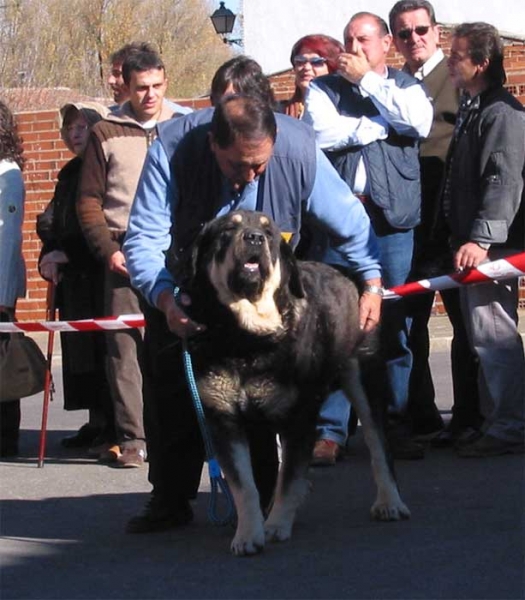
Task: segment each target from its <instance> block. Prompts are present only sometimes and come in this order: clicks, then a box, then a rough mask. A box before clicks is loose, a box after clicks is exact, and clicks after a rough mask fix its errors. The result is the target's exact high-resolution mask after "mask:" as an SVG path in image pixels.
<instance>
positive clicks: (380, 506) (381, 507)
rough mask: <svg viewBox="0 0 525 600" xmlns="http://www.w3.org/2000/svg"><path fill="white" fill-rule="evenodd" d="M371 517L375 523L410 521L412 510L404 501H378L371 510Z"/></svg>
mask: <svg viewBox="0 0 525 600" xmlns="http://www.w3.org/2000/svg"><path fill="white" fill-rule="evenodd" d="M370 517H371V518H372V519H373V520H374V521H400V520H401V519H410V510H409V509H408V507H407V506H406V504H404V502H403V501H402V500H398V501H397V502H380V501H376V502H374V504H373V505H372V508H371V509H370Z"/></svg>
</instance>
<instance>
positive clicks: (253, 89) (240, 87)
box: [210, 56, 275, 108]
mask: <svg viewBox="0 0 525 600" xmlns="http://www.w3.org/2000/svg"><path fill="white" fill-rule="evenodd" d="M230 85H231V87H232V88H233V90H234V92H235V93H236V94H243V95H244V96H257V98H261V100H263V101H264V102H267V103H268V104H269V105H270V106H272V108H273V107H274V105H275V98H274V95H273V90H272V86H271V84H270V80H269V79H268V77H266V75H265V74H264V73H263V72H262V68H261V65H260V64H259V63H258V62H256V61H255V60H253V58H248V57H247V56H236V57H235V58H231V59H230V60H228V61H227V62H225V63H224V64H223V65H221V66H220V67H219V68H218V69H217V71H216V73H215V75H214V76H213V79H212V82H211V92H210V100H211V103H212V105H213V106H215V105H216V104H217V103H218V102H219V100H220V99H221V98H222V96H223V95H224V92H225V91H226V89H227V88H228V87H229V86H230Z"/></svg>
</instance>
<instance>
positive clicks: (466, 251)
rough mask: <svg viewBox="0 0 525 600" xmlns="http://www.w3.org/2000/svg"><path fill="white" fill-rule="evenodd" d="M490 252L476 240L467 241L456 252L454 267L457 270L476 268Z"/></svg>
mask: <svg viewBox="0 0 525 600" xmlns="http://www.w3.org/2000/svg"><path fill="white" fill-rule="evenodd" d="M488 254H489V252H488V250H483V248H480V247H479V246H478V245H477V244H476V242H467V243H466V244H463V246H461V248H460V249H459V250H458V251H457V252H456V254H454V269H456V271H463V270H464V269H475V268H476V267H478V266H479V265H480V264H481V263H482V262H483V261H484V260H485V259H486V258H487V256H488Z"/></svg>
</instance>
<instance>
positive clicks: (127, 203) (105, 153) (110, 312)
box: [77, 50, 175, 467]
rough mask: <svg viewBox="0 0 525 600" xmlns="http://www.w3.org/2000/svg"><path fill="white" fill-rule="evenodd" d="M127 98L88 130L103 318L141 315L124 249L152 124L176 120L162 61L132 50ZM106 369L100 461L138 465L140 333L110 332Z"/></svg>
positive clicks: (84, 197) (87, 231)
mask: <svg viewBox="0 0 525 600" xmlns="http://www.w3.org/2000/svg"><path fill="white" fill-rule="evenodd" d="M122 70H123V78H124V83H125V85H126V87H127V88H128V91H129V100H128V101H126V102H125V103H124V104H123V105H122V106H121V107H120V109H119V110H117V111H116V112H114V113H113V114H111V115H110V116H108V118H107V119H105V120H104V121H101V122H100V123H98V124H97V125H96V126H95V127H93V129H92V132H91V135H90V139H89V142H88V145H87V148H86V151H85V155H84V165H83V170H82V177H81V182H80V192H79V198H78V202H77V212H78V216H79V221H80V224H81V226H82V229H83V232H84V235H85V236H86V239H87V241H88V244H89V246H90V248H91V250H92V252H93V253H94V254H95V256H97V257H98V258H99V259H100V260H102V261H104V263H105V264H106V271H105V280H104V286H105V289H104V310H105V314H106V316H119V315H123V314H131V313H140V312H141V308H140V306H139V300H138V296H137V293H136V292H135V291H134V290H133V288H132V287H131V285H130V281H129V275H128V271H127V269H126V261H125V258H124V255H123V253H122V251H121V245H122V242H123V239H124V235H125V233H126V229H127V227H128V218H129V213H130V209H131V204H132V202H133V198H134V196H135V191H136V189H137V184H138V180H139V177H140V173H141V171H142V166H143V163H144V160H145V157H146V153H147V150H148V148H149V146H150V145H151V143H152V142H153V140H154V139H155V138H156V136H157V123H159V122H161V121H166V120H167V119H170V118H172V117H173V116H175V113H174V112H173V110H172V109H171V108H169V107H168V106H167V105H166V104H165V103H164V102H163V98H164V94H165V92H166V88H167V79H166V73H165V69H164V64H163V63H162V60H161V58H160V56H159V55H158V54H157V53H156V52H154V51H152V50H142V51H138V52H134V53H133V54H131V55H130V56H129V58H128V59H127V60H126V61H125V62H124V64H123V66H122ZM106 337H107V352H108V356H107V369H108V379H109V382H110V386H111V395H112V400H113V404H114V409H115V429H116V434H117V439H116V444H111V445H108V447H107V448H105V451H104V452H103V453H102V454H101V456H100V459H101V460H105V461H107V462H113V463H114V464H115V465H116V466H121V467H140V466H141V465H142V464H143V463H144V459H145V456H146V443H145V434H144V423H143V397H142V386H143V378H142V372H141V354H142V343H143V341H142V332H141V331H139V330H137V329H127V330H120V331H111V332H107V334H106Z"/></svg>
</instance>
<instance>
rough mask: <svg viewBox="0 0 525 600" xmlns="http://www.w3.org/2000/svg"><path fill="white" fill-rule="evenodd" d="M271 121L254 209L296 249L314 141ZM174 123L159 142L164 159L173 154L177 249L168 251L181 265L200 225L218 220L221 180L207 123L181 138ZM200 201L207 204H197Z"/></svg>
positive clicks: (286, 122)
mask: <svg viewBox="0 0 525 600" xmlns="http://www.w3.org/2000/svg"><path fill="white" fill-rule="evenodd" d="M275 116H276V120H277V127H278V131H279V134H278V136H277V139H276V141H275V145H274V149H273V153H272V156H271V158H270V161H269V163H268V165H267V167H266V169H265V171H264V173H262V175H261V176H260V177H259V183H258V188H257V200H256V205H255V207H254V208H255V209H256V210H258V211H260V212H264V213H265V214H267V215H270V216H271V217H272V219H273V220H274V221H275V222H276V223H277V224H278V225H279V228H280V229H281V231H283V232H286V233H287V234H291V240H290V243H291V244H292V246H293V247H295V246H296V245H297V243H298V241H299V230H300V227H301V206H302V204H303V202H305V201H306V200H307V199H308V198H309V197H310V194H311V193H312V189H313V185H314V180H315V170H316V146H315V136H314V132H313V130H312V129H311V128H310V127H307V126H305V125H304V124H302V123H296V122H295V121H294V120H292V119H289V118H287V117H283V116H282V115H275ZM179 121H180V120H176V121H173V122H170V124H169V125H168V126H166V127H164V128H163V129H161V131H160V133H159V138H160V141H161V143H162V144H163V145H164V146H165V148H166V150H167V153H168V156H169V155H170V154H171V152H172V151H173V157H172V159H171V169H172V172H173V174H174V178H175V179H176V181H177V184H178V201H177V206H176V211H175V214H174V224H175V229H174V232H173V234H174V235H173V239H174V240H176V241H177V244H176V250H174V249H172V251H174V252H175V253H176V255H179V256H178V258H179V259H180V258H181V256H180V255H181V254H183V253H184V252H185V251H186V250H187V249H188V248H189V247H190V246H191V244H192V243H193V241H194V239H195V237H196V235H197V234H198V232H199V231H200V230H201V229H202V227H203V225H204V224H205V223H207V222H208V221H210V220H211V219H213V218H214V217H215V216H216V215H217V213H218V211H219V209H220V207H221V189H222V177H223V176H222V174H221V172H220V170H219V167H218V165H217V162H216V160H215V158H214V155H213V153H212V151H211V148H210V144H209V141H208V135H209V131H210V126H211V123H210V122H207V123H204V124H201V125H199V126H197V127H195V128H193V129H192V130H191V131H189V132H186V129H187V126H186V125H185V124H184V123H179ZM297 125H299V126H297ZM203 198H206V200H207V201H206V202H202V199H203ZM171 258H172V259H174V258H177V257H176V256H172V257H171ZM172 264H174V263H172Z"/></svg>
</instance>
